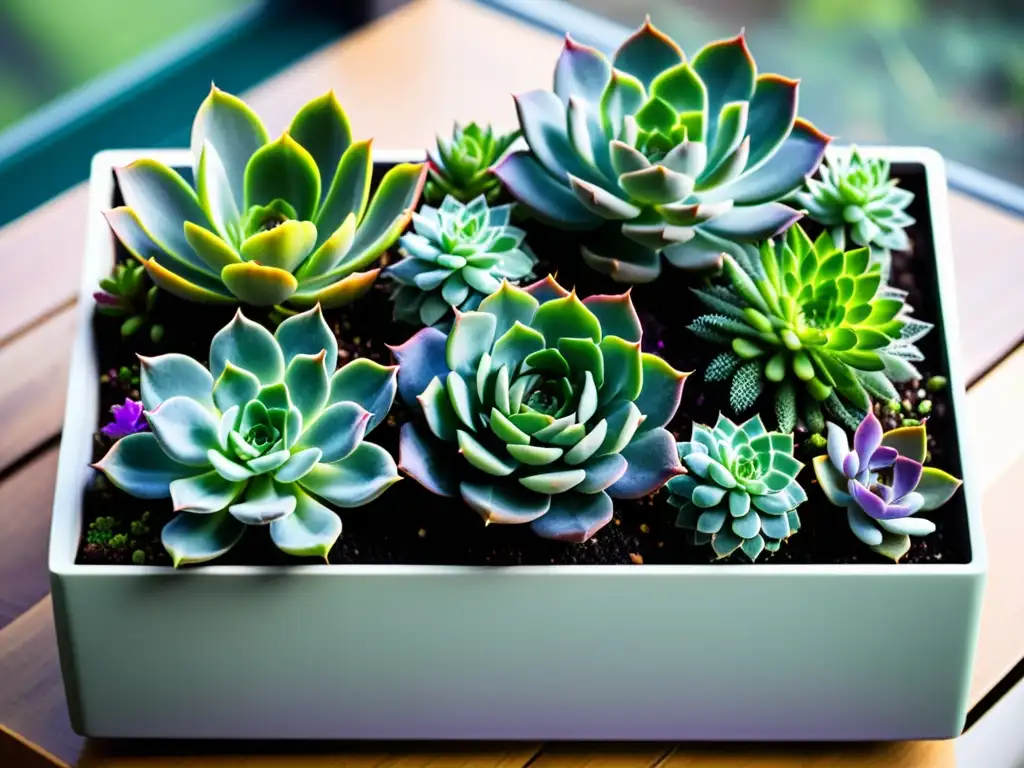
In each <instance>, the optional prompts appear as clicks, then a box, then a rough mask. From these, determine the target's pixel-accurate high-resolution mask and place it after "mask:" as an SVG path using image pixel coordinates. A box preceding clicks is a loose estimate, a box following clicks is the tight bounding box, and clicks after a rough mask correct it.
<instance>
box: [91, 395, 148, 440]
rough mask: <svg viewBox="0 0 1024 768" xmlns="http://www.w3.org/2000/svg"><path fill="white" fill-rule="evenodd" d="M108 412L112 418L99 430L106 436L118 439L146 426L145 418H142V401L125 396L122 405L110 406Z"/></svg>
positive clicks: (142, 429) (139, 430)
mask: <svg viewBox="0 0 1024 768" xmlns="http://www.w3.org/2000/svg"><path fill="white" fill-rule="evenodd" d="M110 412H111V413H112V414H113V415H114V420H113V421H111V422H110V423H109V424H107V425H106V426H104V427H103V428H102V429H101V430H100V432H102V433H103V434H104V435H106V436H107V437H110V438H113V439H114V440H119V439H120V438H122V437H126V436H128V435H134V434H135V433H136V432H142V431H144V430H145V429H146V428H147V424H146V420H145V419H144V418H142V403H140V402H139V401H138V400H132V399H131V398H130V397H129V398H125V401H124V405H114V406H111V408H110Z"/></svg>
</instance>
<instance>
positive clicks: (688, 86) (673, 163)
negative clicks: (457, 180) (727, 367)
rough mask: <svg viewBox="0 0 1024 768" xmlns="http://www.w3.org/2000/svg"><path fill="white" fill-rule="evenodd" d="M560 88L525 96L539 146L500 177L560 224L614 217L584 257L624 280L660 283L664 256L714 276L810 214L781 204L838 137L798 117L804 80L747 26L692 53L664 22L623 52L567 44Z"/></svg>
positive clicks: (531, 133) (647, 28) (641, 32)
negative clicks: (727, 261)
mask: <svg viewBox="0 0 1024 768" xmlns="http://www.w3.org/2000/svg"><path fill="white" fill-rule="evenodd" d="M553 91H554V92H551V91H542V90H538V91H531V92H529V93H525V94H521V95H519V96H517V97H516V108H517V110H518V113H519V123H520V126H521V127H522V130H523V137H524V138H525V140H526V143H527V145H528V146H529V151H519V152H513V153H511V154H510V155H508V157H506V158H505V159H504V160H503V161H502V162H501V163H500V164H499V165H498V166H497V167H496V168H495V169H494V173H495V174H496V175H497V176H498V178H500V179H501V181H502V182H503V183H504V185H505V187H506V188H507V189H508V191H509V193H510V194H511V195H512V196H513V197H514V198H516V200H517V201H519V202H520V203H521V204H523V206H525V207H526V208H527V209H528V210H529V211H531V212H532V213H533V214H534V215H535V216H537V217H539V218H540V219H542V220H544V221H547V222H549V223H551V224H553V225H555V226H558V227H559V228H563V229H576V230H592V229H594V228H596V227H598V226H599V225H602V224H606V223H608V224H609V226H608V227H607V228H605V229H603V230H602V231H601V232H600V234H599V235H597V236H595V237H592V238H588V239H587V240H586V241H585V242H584V244H583V248H582V256H583V259H584V261H586V263H587V264H588V265H589V266H590V267H592V268H593V269H595V270H597V271H599V272H602V273H604V274H607V275H610V276H611V277H612V278H614V279H615V280H618V281H620V282H630V283H644V282H650V281H651V280H654V279H656V278H657V277H658V275H659V274H660V273H661V256H660V255H659V254H662V255H664V257H665V259H666V260H667V261H668V262H669V263H670V264H671V265H672V266H673V267H676V268H679V269H684V270H697V271H705V270H714V269H717V268H719V267H720V266H721V264H722V254H723V253H729V254H731V255H732V256H733V257H734V258H742V257H743V256H744V255H747V254H750V253H752V251H751V247H752V244H753V243H757V242H759V241H761V240H764V239H765V238H768V237H771V236H773V235H777V234H779V233H780V232H782V231H784V230H785V229H786V228H787V227H789V225H790V224H792V223H793V222H794V221H796V220H797V219H798V218H800V216H801V212H800V211H798V210H796V209H795V208H793V207H790V206H788V205H785V204H784V203H782V202H781V200H782V199H783V198H785V197H786V196H788V195H789V194H790V193H792V192H793V191H795V190H797V189H798V188H800V187H801V186H802V185H803V183H804V178H805V176H807V175H808V174H810V173H813V172H814V170H815V169H816V168H817V167H818V164H819V162H820V161H821V157H822V155H823V154H824V150H825V146H826V145H827V144H828V142H829V140H830V137H828V136H826V135H824V134H823V133H821V132H820V131H819V130H818V129H817V128H815V127H814V126H813V125H811V124H810V123H809V122H807V121H806V120H803V119H801V118H798V117H797V91H798V82H797V81H796V80H790V79H789V78H786V77H782V76H781V75H775V74H765V73H758V72H757V67H756V66H755V63H754V59H753V57H752V56H751V55H750V51H749V50H748V49H747V44H746V41H745V39H744V37H743V35H742V34H741V35H739V36H737V37H735V38H732V39H729V40H722V41H718V42H714V43H711V44H709V45H706V46H705V47H703V48H701V49H700V50H699V51H697V52H696V54H695V55H694V56H693V57H692V58H691V59H690V60H689V61H688V60H687V58H686V56H685V55H684V54H683V51H682V50H681V49H680V48H679V46H678V45H676V43H675V42H674V41H673V40H671V39H670V38H669V37H667V36H666V35H665V34H663V33H662V32H660V31H659V30H658V29H656V28H655V27H654V26H653V25H652V24H651V23H650V20H648V21H647V22H645V23H644V25H643V26H641V27H640V28H639V29H638V30H637V31H636V32H634V33H633V34H632V35H630V37H629V38H628V39H627V40H626V41H625V42H624V43H623V44H622V45H621V46H620V47H619V48H618V50H616V51H615V53H614V54H613V55H612V57H611V58H610V59H609V57H607V56H605V55H604V54H603V53H601V52H600V51H598V50H595V49H593V48H589V47H587V46H585V45H581V44H579V43H577V42H575V41H574V40H572V39H571V38H567V39H566V42H565V47H564V49H563V50H562V54H561V56H560V57H559V59H558V63H557V65H556V67H555V79H554V89H553ZM620 235H621V236H620Z"/></svg>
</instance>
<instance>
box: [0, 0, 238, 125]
mask: <svg viewBox="0 0 1024 768" xmlns="http://www.w3.org/2000/svg"><path fill="white" fill-rule="evenodd" d="M253 2H254V0H2V1H0V130H3V129H4V128H6V127H7V126H9V125H10V124H12V123H14V122H16V121H17V120H19V119H21V118H23V117H25V116H26V115H28V114H29V113H30V112H32V111H34V110H36V109H38V108H39V107H41V106H44V105H45V104H46V103H48V102H50V101H52V100H53V99H55V98H57V97H59V96H61V95H63V94H65V93H68V92H69V91H72V90H74V89H75V88H78V87H80V86H82V85H84V84H85V83H87V82H88V81H89V80H92V79H94V78H96V77H99V76H101V75H104V74H107V73H108V72H110V71H112V70H114V69H116V68H117V67H118V66H119V65H121V64H124V63H126V62H128V61H130V60H131V59H133V58H135V57H136V56H139V55H140V54H143V53H146V52H147V51H150V50H153V49H154V48H156V47H159V46H160V45H161V44H162V43H166V42H167V41H169V40H170V39H172V38H173V37H175V36H176V35H178V34H180V33H183V32H186V31H188V30H189V29H192V28H196V27H197V26H200V25H202V24H203V23H204V22H208V21H210V20H212V19H214V18H216V17H218V16H220V15H222V14H224V13H226V12H229V11H233V10H239V9H241V8H244V7H245V6H248V5H252V4H253Z"/></svg>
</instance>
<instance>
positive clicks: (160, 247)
mask: <svg viewBox="0 0 1024 768" xmlns="http://www.w3.org/2000/svg"><path fill="white" fill-rule="evenodd" d="M192 161H193V173H194V177H195V179H196V184H195V189H193V188H192V187H191V186H189V185H188V184H187V183H186V182H185V180H184V179H183V178H182V177H181V176H180V175H179V174H178V173H177V172H176V171H175V170H173V169H171V168H168V167H167V166H166V165H163V164H162V163H159V162H156V161H154V160H149V159H143V160H137V161H136V162H133V163H131V164H130V165H127V166H125V167H123V168H118V169H117V172H116V173H117V180H118V184H119V185H120V188H121V193H122V194H123V195H124V200H125V205H124V206H122V207H119V208H114V209H113V210H111V211H108V212H107V214H106V216H107V221H108V222H109V223H110V227H111V229H113V231H114V234H115V235H117V237H118V239H119V240H120V241H121V243H122V244H123V245H124V246H125V248H127V249H128V251H129V252H130V253H131V254H132V256H134V257H135V258H136V259H138V261H139V262H141V263H142V264H144V265H145V267H146V271H147V272H148V273H149V276H150V279H152V281H153V282H154V283H156V285H158V286H160V288H162V289H164V290H166V291H169V292H170V293H173V294H176V295H178V296H181V297H183V298H185V299H188V300H190V301H198V302H205V303H215V304H216V303H219V304H237V303H243V304H251V305H255V306H278V307H280V309H279V312H280V313H281V314H294V313H295V311H297V310H302V309H308V308H310V307H313V306H314V305H316V304H320V305H321V306H323V307H336V306H341V305H343V304H347V303H349V302H351V301H353V300H354V299H356V298H358V297H359V296H361V295H363V294H364V293H365V292H366V291H367V290H369V288H370V286H371V285H372V284H373V282H374V280H375V279H376V277H377V274H378V272H379V270H378V269H375V268H373V264H374V262H375V261H376V260H377V259H378V258H379V257H380V256H381V254H383V253H384V251H385V250H387V249H388V248H389V247H390V246H391V245H392V244H393V243H394V242H395V241H396V240H397V239H398V236H399V235H400V234H401V233H402V230H403V229H405V226H406V224H408V222H409V218H410V217H411V216H412V211H413V210H414V209H415V207H416V203H417V201H418V200H419V195H420V191H421V189H422V187H423V184H424V181H425V179H426V173H427V169H426V166H425V165H424V164H418V165H413V164H409V163H402V164H399V165H396V166H394V167H393V168H391V169H390V170H389V171H388V172H387V173H385V174H384V176H383V178H382V179H381V181H380V184H379V186H378V187H377V191H376V194H374V195H373V196H372V197H371V195H370V183H371V176H372V172H373V160H372V157H371V153H370V142H369V141H352V133H351V130H350V128H349V122H348V118H347V117H346V115H345V112H344V111H343V110H342V108H341V105H339V104H338V101H337V99H336V98H335V97H334V94H333V93H328V94H326V95H324V96H321V97H320V98H317V99H314V100H313V101H311V102H309V103H308V104H306V105H305V106H304V107H303V108H302V109H301V110H299V112H298V114H297V115H296V116H295V118H294V119H293V120H292V122H291V125H290V126H289V127H288V130H287V131H285V132H284V133H283V134H282V135H281V137H280V138H278V139H276V140H275V141H269V139H268V136H267V131H266V128H264V126H263V123H262V122H261V121H260V118H259V117H258V116H257V115H256V114H255V113H254V112H253V111H252V110H251V109H249V107H248V106H246V104H245V103H244V102H242V101H241V100H240V99H237V98H235V97H234V96H231V95H230V94H227V93H224V92H223V91H220V90H218V89H217V88H213V89H212V90H211V92H210V95H209V96H208V97H207V98H206V100H205V101H204V102H203V103H202V105H201V106H200V108H199V111H198V112H197V114H196V118H195V122H194V123H193V126H192Z"/></svg>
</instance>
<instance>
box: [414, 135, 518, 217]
mask: <svg viewBox="0 0 1024 768" xmlns="http://www.w3.org/2000/svg"><path fill="white" fill-rule="evenodd" d="M518 138H519V131H512V132H511V133H506V134H496V133H495V132H494V129H492V128H491V126H489V125H486V126H484V127H482V128H481V127H480V126H479V125H477V124H476V123H470V124H469V125H467V126H466V127H462V126H461V125H459V124H458V123H456V124H455V128H454V130H453V131H452V137H451V138H450V139H446V138H444V137H442V136H438V137H437V148H436V149H429V150H427V157H429V158H430V163H429V164H428V165H427V173H428V175H429V178H428V179H427V186H426V188H425V189H424V190H423V199H424V200H426V202H428V203H430V204H432V205H437V204H438V203H440V202H441V201H442V200H443V199H444V198H445V197H447V196H449V195H451V196H452V197H454V198H455V199H456V200H458V201H460V202H463V203H468V202H469V201H470V200H475V199H476V198H477V197H479V196H480V195H484V196H485V197H486V198H487V202H488V203H493V202H494V201H495V200H496V199H497V198H498V196H499V195H500V194H501V182H500V181H499V180H498V178H497V177H496V176H495V175H494V174H492V173H491V168H492V167H493V166H494V164H495V163H497V162H498V161H499V160H501V159H502V158H503V157H504V156H505V154H506V153H507V152H508V150H509V149H510V148H511V146H512V145H513V144H514V143H515V141H516V139H518Z"/></svg>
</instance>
